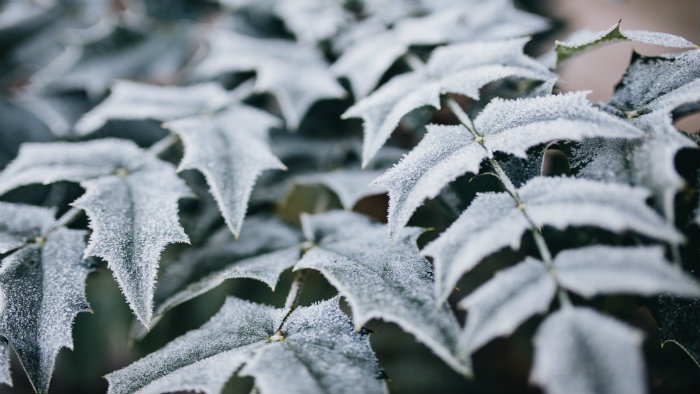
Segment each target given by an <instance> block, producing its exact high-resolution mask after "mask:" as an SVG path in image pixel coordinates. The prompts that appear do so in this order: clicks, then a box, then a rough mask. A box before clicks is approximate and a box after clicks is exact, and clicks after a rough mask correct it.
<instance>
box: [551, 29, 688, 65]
mask: <svg viewBox="0 0 700 394" xmlns="http://www.w3.org/2000/svg"><path fill="white" fill-rule="evenodd" d="M617 41H635V42H641V43H644V44H651V45H659V46H664V47H668V48H697V45H695V44H693V43H692V42H690V41H688V40H686V39H685V38H683V37H679V36H675V35H673V34H668V33H657V32H651V31H644V30H622V29H621V28H620V23H619V22H618V23H616V24H614V25H612V26H610V27H609V28H608V29H606V30H603V31H600V32H597V33H593V32H589V31H582V32H579V33H578V34H576V37H575V38H574V39H573V40H571V41H570V42H561V41H558V42H557V44H556V47H555V48H554V50H555V52H556V64H557V65H558V64H560V63H561V62H563V61H565V60H566V59H569V58H571V57H574V56H577V55H580V54H582V53H584V52H586V51H589V50H591V49H593V48H596V47H599V46H601V45H605V44H609V43H613V42H617Z"/></svg>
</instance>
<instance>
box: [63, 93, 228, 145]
mask: <svg viewBox="0 0 700 394" xmlns="http://www.w3.org/2000/svg"><path fill="white" fill-rule="evenodd" d="M230 102H231V97H230V96H229V94H227V93H226V91H225V90H224V89H222V88H221V86H220V85H218V84H216V83H202V84H198V85H192V86H156V85H149V84H144V83H137V82H130V81H116V82H114V84H113V85H112V92H111V94H110V95H109V97H107V99H106V100H104V101H103V102H101V103H100V104H99V105H98V106H96V107H95V108H93V109H92V110H91V111H90V112H88V113H86V114H85V115H83V117H82V118H81V119H80V120H79V121H78V123H77V124H76V125H75V132H76V134H78V135H87V134H90V133H92V132H94V131H96V130H97V129H99V128H100V127H102V126H103V125H104V124H105V123H107V121H109V120H113V119H128V120H134V119H138V120H140V119H143V120H147V119H151V120H158V121H161V122H165V121H168V120H173V119H178V118H184V117H187V116H192V115H197V114H200V113H208V112H214V111H216V110H218V109H219V108H221V107H223V106H225V105H226V104H228V103H230Z"/></svg>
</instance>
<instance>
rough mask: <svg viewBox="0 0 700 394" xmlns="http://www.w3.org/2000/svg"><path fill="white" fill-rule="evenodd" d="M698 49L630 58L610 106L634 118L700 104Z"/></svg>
mask: <svg viewBox="0 0 700 394" xmlns="http://www.w3.org/2000/svg"><path fill="white" fill-rule="evenodd" d="M699 92H700V49H696V50H694V51H687V52H682V53H678V54H672V55H664V56H643V55H640V54H638V53H636V52H635V53H634V54H633V55H632V60H631V62H630V65H629V66H628V67H627V70H626V71H625V74H624V75H623V76H622V79H621V80H620V82H619V83H618V84H617V86H616V87H615V93H614V94H613V96H612V97H611V98H610V101H609V102H608V104H609V105H612V106H613V107H615V108H617V109H619V110H621V111H623V113H625V114H626V115H627V116H628V117H636V116H639V114H644V113H648V112H652V111H664V112H671V111H672V110H674V109H676V108H677V107H680V106H681V105H683V104H693V103H694V104H695V106H696V107H697V106H698V102H699V101H700V93H699Z"/></svg>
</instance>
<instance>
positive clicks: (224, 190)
mask: <svg viewBox="0 0 700 394" xmlns="http://www.w3.org/2000/svg"><path fill="white" fill-rule="evenodd" d="M277 124H278V121H277V119H275V118H274V117H272V116H270V115H269V114H267V113H266V112H262V111H260V110H257V109H255V108H252V107H248V106H245V105H234V106H231V107H229V108H227V109H226V110H224V111H222V112H219V113H217V114H215V115H209V116H206V115H205V116H193V117H190V118H185V119H179V120H176V121H173V122H169V123H167V124H166V125H165V127H167V128H169V129H170V130H172V131H173V132H175V133H176V134H177V135H179V136H180V138H181V139H182V141H183V143H184V145H185V156H184V157H183V158H182V162H180V165H179V167H178V171H181V170H185V169H197V170H199V171H200V172H201V173H202V174H204V177H205V178H206V179H207V183H208V184H209V186H210V191H211V194H212V195H213V196H214V199H215V200H216V203H217V204H218V205H219V209H220V210H221V212H222V214H223V216H224V219H225V221H226V225H228V227H229V229H230V230H231V231H232V232H233V233H234V234H236V235H238V234H239V233H240V231H241V226H242V225H243V218H244V217H245V213H246V210H247V209H248V200H249V199H250V193H251V192H252V191H253V186H254V185H255V180H256V179H257V177H258V176H259V175H260V173H262V172H263V171H264V170H267V169H286V167H285V166H284V164H282V163H281V162H280V161H279V159H278V158H277V157H275V155H273V154H272V152H271V151H270V147H269V144H268V130H269V129H270V128H271V127H273V126H275V125H277Z"/></svg>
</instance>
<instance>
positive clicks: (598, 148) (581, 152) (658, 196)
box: [571, 112, 697, 221]
mask: <svg viewBox="0 0 700 394" xmlns="http://www.w3.org/2000/svg"><path fill="white" fill-rule="evenodd" d="M632 123H633V124H635V125H637V126H638V128H640V129H641V130H643V131H645V132H646V135H644V138H640V139H636V140H630V141H625V140H617V139H610V140H591V141H584V142H583V144H581V146H579V147H578V148H577V149H575V150H574V152H573V155H572V159H571V163H572V166H573V167H576V168H578V174H577V176H579V177H585V178H592V179H600V180H609V181H617V182H624V183H632V184H634V185H640V186H645V187H647V188H649V189H650V190H651V191H652V192H653V193H654V198H655V201H656V204H657V205H658V206H659V208H660V209H661V211H662V212H663V213H664V216H666V218H667V219H669V220H670V221H672V220H673V217H674V198H675V195H676V193H677V192H678V191H679V190H681V188H683V186H684V185H685V180H684V179H683V178H682V177H681V176H680V175H679V174H678V172H677V171H676V164H675V157H676V153H678V151H679V150H681V149H684V148H696V147H697V145H696V144H695V143H694V142H693V141H692V140H690V139H689V138H688V137H686V136H684V135H682V134H681V133H680V132H678V131H677V130H676V128H675V127H674V126H673V125H672V124H671V118H670V116H669V115H668V114H665V113H663V112H653V113H649V114H646V115H642V116H640V117H638V118H635V119H632Z"/></svg>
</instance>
